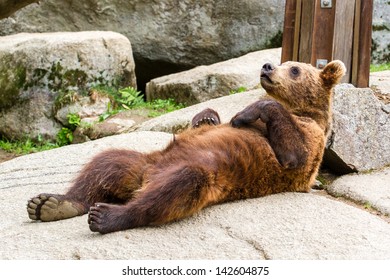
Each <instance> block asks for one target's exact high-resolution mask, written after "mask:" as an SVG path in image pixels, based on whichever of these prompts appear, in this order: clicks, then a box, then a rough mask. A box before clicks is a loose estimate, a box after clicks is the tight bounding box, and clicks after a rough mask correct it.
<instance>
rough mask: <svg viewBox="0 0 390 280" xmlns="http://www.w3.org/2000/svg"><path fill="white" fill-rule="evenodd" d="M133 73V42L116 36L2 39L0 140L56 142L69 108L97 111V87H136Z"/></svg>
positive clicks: (49, 35)
mask: <svg viewBox="0 0 390 280" xmlns="http://www.w3.org/2000/svg"><path fill="white" fill-rule="evenodd" d="M134 67H135V66H134V60H133V56H132V49H131V44H130V42H129V40H128V39H127V38H126V37H125V36H123V35H120V34H118V33H114V32H79V33H44V34H18V35H11V36H5V37H0V89H1V90H0V134H2V135H4V136H6V137H8V138H16V139H20V138H23V137H26V136H29V137H31V138H37V137H43V138H47V139H55V137H56V134H57V132H58V131H59V129H60V128H61V126H62V124H63V119H64V117H62V120H61V118H59V117H58V115H65V116H66V114H67V112H64V110H62V108H63V107H64V106H69V103H73V102H75V101H77V100H83V104H84V105H85V104H88V103H91V105H93V106H96V104H95V103H96V100H90V98H91V97H88V95H87V93H88V90H89V89H90V88H91V87H93V86H97V85H99V86H111V87H122V86H128V85H131V86H133V87H136V80H135V72H134ZM94 98H95V97H94ZM86 99H88V100H86ZM95 99H96V98H95ZM106 102H108V100H107V99H106ZM76 107H77V106H76ZM98 107H99V106H98ZM100 107H102V105H100ZM103 107H104V104H103ZM69 110H70V109H69ZM57 113H59V114H57ZM69 113H74V112H70V111H69ZM56 115H57V119H55V116H56ZM58 119H59V120H58Z"/></svg>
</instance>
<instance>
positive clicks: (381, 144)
mask: <svg viewBox="0 0 390 280" xmlns="http://www.w3.org/2000/svg"><path fill="white" fill-rule="evenodd" d="M386 108H387V107H386V105H385V104H384V103H382V102H381V101H379V100H378V98H376V97H375V95H374V93H373V91H372V90H371V89H368V88H366V89H358V88H354V87H353V86H351V85H340V86H338V87H336V90H335V95H334V101H333V128H332V133H331V136H330V139H329V141H328V144H327V149H326V152H325V158H324V161H325V162H326V165H327V167H329V168H331V169H332V170H333V171H334V172H337V173H341V174H345V173H350V172H353V171H369V170H372V169H378V168H382V167H383V166H386V165H388V164H390V112H389V111H388V110H386Z"/></svg>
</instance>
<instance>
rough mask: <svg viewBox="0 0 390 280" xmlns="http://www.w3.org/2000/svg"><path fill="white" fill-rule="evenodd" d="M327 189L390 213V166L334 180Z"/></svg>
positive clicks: (333, 193)
mask: <svg viewBox="0 0 390 280" xmlns="http://www.w3.org/2000/svg"><path fill="white" fill-rule="evenodd" d="M327 191H328V192H329V193H330V194H332V195H334V196H343V197H346V198H348V199H351V200H353V201H356V202H358V203H361V204H366V206H370V207H373V208H375V209H377V210H379V211H380V212H381V213H383V214H387V215H390V167H387V168H384V169H382V170H379V171H375V172H370V173H367V174H352V175H346V176H343V177H341V178H339V179H337V180H336V181H334V182H333V183H332V184H331V185H330V186H329V187H328V188H327Z"/></svg>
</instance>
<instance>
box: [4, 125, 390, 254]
mask: <svg viewBox="0 0 390 280" xmlns="http://www.w3.org/2000/svg"><path fill="white" fill-rule="evenodd" d="M171 139H172V135H171V134H167V133H161V132H133V133H130V134H123V135H119V136H112V137H107V138H104V139H100V140H96V141H91V142H87V143H83V144H78V145H72V146H67V147H63V148H59V149H55V150H51V151H47V152H42V153H37V154H32V155H28V156H23V157H19V158H15V159H13V160H11V161H7V162H4V163H2V164H0V182H1V185H0V214H1V215H2V217H3V219H2V222H1V224H0V236H1V241H2V242H1V243H2V246H1V247H0V259H389V258H390V225H389V223H387V222H386V221H384V220H382V219H380V218H378V217H377V216H375V215H371V214H369V213H367V212H365V211H364V210H361V209H358V208H355V207H352V206H349V205H346V204H343V203H341V202H338V201H334V200H331V199H328V198H325V197H321V196H317V195H315V194H303V193H286V194H278V195H272V196H268V197H264V198H258V199H250V200H245V201H236V202H233V203H227V204H222V205H217V206H213V207H210V208H207V209H205V210H203V211H201V212H200V213H199V214H197V215H195V216H193V217H190V218H188V219H185V220H182V221H179V222H176V223H172V224H168V225H165V226H161V227H146V228H139V229H133V230H126V231H122V232H116V233H112V234H107V235H100V234H96V233H92V232H91V231H89V228H88V225H87V216H86V215H84V216H81V217H77V218H73V219H68V220H63V221H59V222H51V223H42V222H33V221H31V220H29V219H28V216H27V212H26V202H27V200H28V199H29V198H30V197H32V196H34V195H36V194H38V193H40V192H63V191H64V190H65V189H66V187H67V186H68V185H69V182H70V180H71V179H72V178H73V177H74V175H75V173H76V172H78V170H79V169H80V168H81V166H82V164H84V163H85V162H86V161H87V160H88V159H90V158H91V157H92V156H93V155H95V154H96V153H98V152H99V151H101V150H103V149H106V148H110V147H117V148H123V147H128V148H131V149H135V150H138V151H142V152H148V151H152V150H155V149H161V148H163V147H165V145H167V143H168V142H169V141H170V140H171ZM373 184H376V182H374V181H373Z"/></svg>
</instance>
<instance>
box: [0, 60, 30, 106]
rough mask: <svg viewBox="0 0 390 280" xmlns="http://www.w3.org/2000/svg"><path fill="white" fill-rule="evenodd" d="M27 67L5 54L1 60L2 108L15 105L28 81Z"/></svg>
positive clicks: (0, 101) (0, 86)
mask: <svg viewBox="0 0 390 280" xmlns="http://www.w3.org/2000/svg"><path fill="white" fill-rule="evenodd" d="M26 72H27V70H26V67H25V66H24V65H23V64H22V63H17V64H16V65H15V63H14V62H13V61H12V57H11V56H5V57H3V58H2V59H1V62H0V89H1V90H0V109H7V108H9V107H11V106H13V105H14V104H15V103H16V102H17V101H18V100H19V98H20V90H21V89H22V88H23V87H24V84H25V82H26Z"/></svg>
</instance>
